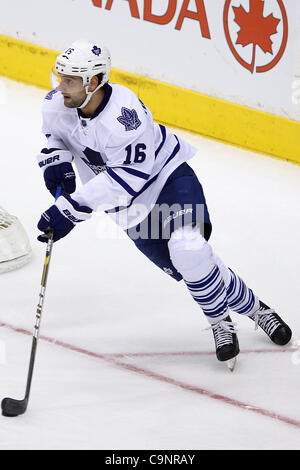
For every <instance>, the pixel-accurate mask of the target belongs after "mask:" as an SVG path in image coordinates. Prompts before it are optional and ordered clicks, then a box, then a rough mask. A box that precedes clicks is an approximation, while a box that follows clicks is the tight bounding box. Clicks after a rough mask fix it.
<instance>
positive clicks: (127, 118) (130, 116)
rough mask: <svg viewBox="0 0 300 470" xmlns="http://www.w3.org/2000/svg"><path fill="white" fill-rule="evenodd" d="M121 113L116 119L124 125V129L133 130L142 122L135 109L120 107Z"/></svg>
mask: <svg viewBox="0 0 300 470" xmlns="http://www.w3.org/2000/svg"><path fill="white" fill-rule="evenodd" d="M121 113H122V116H119V117H118V118H117V119H118V121H119V122H120V123H121V124H123V126H125V130H126V131H134V130H136V129H137V128H138V127H139V126H140V125H141V124H142V123H141V121H140V120H139V118H138V115H137V112H136V110H135V109H128V108H122V109H121Z"/></svg>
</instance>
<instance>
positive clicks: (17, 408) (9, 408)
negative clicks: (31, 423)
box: [1, 398, 28, 418]
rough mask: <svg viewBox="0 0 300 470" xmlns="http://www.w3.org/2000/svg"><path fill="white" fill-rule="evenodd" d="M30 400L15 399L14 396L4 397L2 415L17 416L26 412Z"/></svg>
mask: <svg viewBox="0 0 300 470" xmlns="http://www.w3.org/2000/svg"><path fill="white" fill-rule="evenodd" d="M27 403H28V400H27V399H26V398H24V400H14V399H13V398H4V399H3V400H2V402H1V408H2V415H3V416H7V417H11V418H12V417H15V416H19V415H22V414H23V413H25V411H26V409H27Z"/></svg>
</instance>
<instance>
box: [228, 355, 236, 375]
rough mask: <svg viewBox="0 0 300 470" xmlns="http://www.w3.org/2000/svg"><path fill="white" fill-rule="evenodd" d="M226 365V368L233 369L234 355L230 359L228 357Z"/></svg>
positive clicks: (234, 363) (234, 364)
mask: <svg viewBox="0 0 300 470" xmlns="http://www.w3.org/2000/svg"><path fill="white" fill-rule="evenodd" d="M226 365H227V367H228V369H229V370H230V371H231V372H233V371H234V369H235V366H236V357H233V358H232V359H229V360H228V361H226Z"/></svg>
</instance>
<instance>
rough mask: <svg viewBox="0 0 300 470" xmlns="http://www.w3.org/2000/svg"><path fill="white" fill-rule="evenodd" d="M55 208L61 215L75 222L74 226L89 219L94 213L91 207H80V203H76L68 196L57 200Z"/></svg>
mask: <svg viewBox="0 0 300 470" xmlns="http://www.w3.org/2000/svg"><path fill="white" fill-rule="evenodd" d="M55 206H56V207H57V209H58V210H59V211H60V213H61V214H62V215H63V216H64V217H66V218H67V219H68V220H70V221H71V222H73V224H74V225H76V224H77V223H79V222H83V221H84V220H87V219H89V218H90V217H91V216H92V212H93V211H92V209H91V208H90V207H87V206H80V205H79V204H78V202H76V201H74V199H72V198H71V197H70V196H68V195H66V194H65V195H63V196H60V197H59V198H58V199H57V200H56V202H55Z"/></svg>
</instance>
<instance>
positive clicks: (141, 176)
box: [113, 166, 150, 180]
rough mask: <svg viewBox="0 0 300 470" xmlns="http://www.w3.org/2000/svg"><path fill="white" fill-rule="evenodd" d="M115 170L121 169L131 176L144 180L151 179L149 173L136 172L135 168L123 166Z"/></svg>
mask: <svg viewBox="0 0 300 470" xmlns="http://www.w3.org/2000/svg"><path fill="white" fill-rule="evenodd" d="M113 168H119V169H120V170H124V171H126V172H127V173H129V174H130V175H134V176H137V177H138V178H142V179H143V180H148V179H149V178H150V175H148V174H147V173H143V172H142V171H139V170H135V169H134V168H124V167H123V166H114V167H113Z"/></svg>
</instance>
